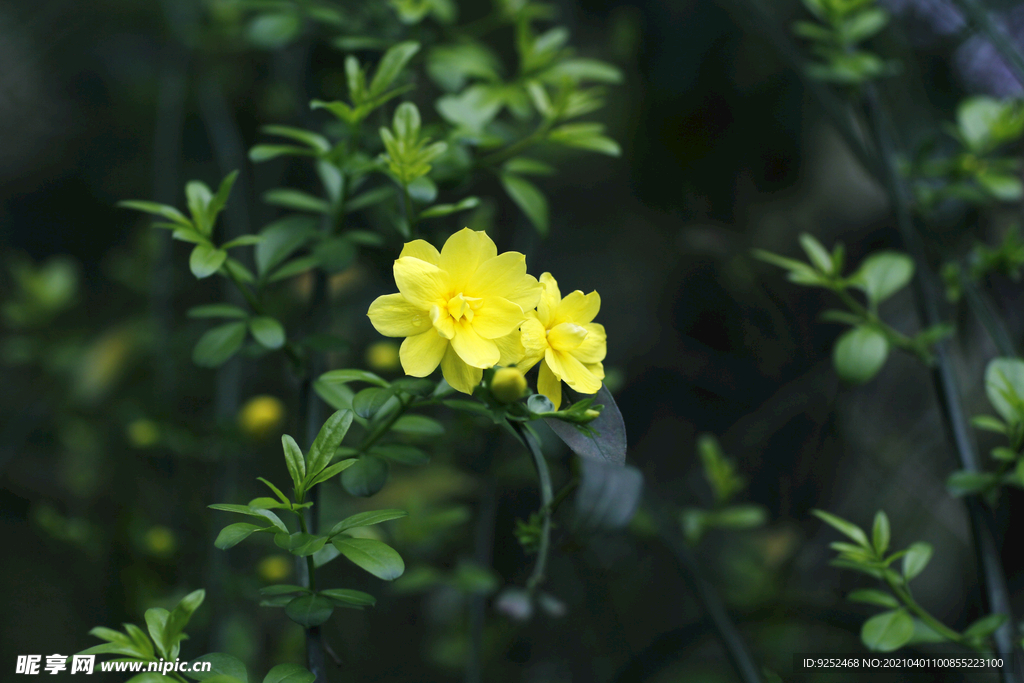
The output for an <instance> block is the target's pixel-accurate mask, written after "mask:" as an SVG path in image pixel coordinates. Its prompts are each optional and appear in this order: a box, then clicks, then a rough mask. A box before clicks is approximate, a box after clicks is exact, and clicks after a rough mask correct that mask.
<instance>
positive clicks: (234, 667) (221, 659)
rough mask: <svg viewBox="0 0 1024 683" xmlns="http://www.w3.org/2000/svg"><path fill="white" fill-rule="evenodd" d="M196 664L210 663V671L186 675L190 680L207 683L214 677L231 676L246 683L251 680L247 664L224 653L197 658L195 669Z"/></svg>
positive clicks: (214, 653)
mask: <svg viewBox="0 0 1024 683" xmlns="http://www.w3.org/2000/svg"><path fill="white" fill-rule="evenodd" d="M196 662H210V664H211V667H210V670H209V671H202V672H200V671H195V672H189V673H188V674H186V675H187V676H188V677H189V678H192V679H195V680H197V681H205V680H208V679H211V678H213V677H214V676H221V675H223V676H231V677H233V678H237V679H238V680H240V681H242V683H246V682H247V681H248V680H249V674H248V673H247V672H246V670H245V664H243V663H242V661H241V660H240V659H238V658H237V657H232V656H231V655H229V654H224V653H223V652H211V653H209V654H206V655H203V656H202V657H196V658H195V659H193V660H192V664H193V667H194V665H195V663H196Z"/></svg>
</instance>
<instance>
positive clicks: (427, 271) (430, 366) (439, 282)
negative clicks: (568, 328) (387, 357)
mask: <svg viewBox="0 0 1024 683" xmlns="http://www.w3.org/2000/svg"><path fill="white" fill-rule="evenodd" d="M395 282H396V283H397V284H398V291H399V293H398V294H386V295H384V296H382V297H379V298H378V299H377V300H376V301H374V302H373V303H372V304H370V310H369V311H368V312H367V315H368V316H369V318H370V322H372V323H373V326H374V327H375V328H376V329H377V331H378V332H380V333H381V334H383V335H384V336H386V337H405V338H406V339H405V341H403V342H402V346H401V348H400V349H399V359H400V360H401V363H402V368H403V370H405V373H406V374H407V375H412V376H413V377H426V376H427V375H429V374H430V373H432V372H433V371H434V370H435V369H436V368H437V366H438V365H440V366H441V372H442V374H443V375H444V378H445V379H446V380H448V383H449V384H451V385H452V387H454V388H455V389H457V390H458V391H461V392H463V393H466V394H470V393H473V387H475V386H476V385H477V384H479V383H480V378H481V377H482V375H483V368H489V367H492V366H494V365H497V364H499V363H500V364H502V365H510V364H512V363H515V362H518V361H519V360H520V357H521V355H522V345H521V344H520V343H519V334H518V332H517V330H518V328H519V326H520V325H521V324H522V322H523V320H525V319H526V311H529V310H530V309H532V308H533V307H534V306H536V305H537V302H538V300H539V299H540V295H541V290H542V287H541V286H540V284H539V283H538V282H537V279H536V278H534V277H533V276H531V275H527V274H526V257H525V256H523V255H522V254H520V253H518V252H514V251H509V252H505V253H504V254H500V255H499V254H498V250H497V247H495V245H494V242H493V241H491V238H490V237H488V236H487V233H485V232H483V231H480V232H475V231H473V230H470V229H469V228H465V229H463V230H460V231H459V232H457V233H455V234H454V235H452V236H451V237H449V238H448V241H446V242H445V243H444V247H442V248H441V251H440V252H438V250H437V249H435V248H434V247H433V246H431V245H430V244H429V243H427V242H425V241H424V240H414V241H412V242H409V243H407V244H406V245H405V248H404V249H402V253H401V254H400V255H399V257H398V260H396V261H395Z"/></svg>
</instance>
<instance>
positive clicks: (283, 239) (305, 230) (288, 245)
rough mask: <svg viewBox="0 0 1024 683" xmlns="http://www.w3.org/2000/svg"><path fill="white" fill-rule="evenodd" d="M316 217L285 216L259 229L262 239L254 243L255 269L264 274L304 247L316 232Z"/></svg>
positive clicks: (261, 274)
mask: <svg viewBox="0 0 1024 683" xmlns="http://www.w3.org/2000/svg"><path fill="white" fill-rule="evenodd" d="M317 220H318V219H317V218H314V217H313V216H287V217H286V218H282V219H281V220H279V221H275V222H273V223H271V224H270V225H268V226H267V227H265V228H263V230H261V231H260V236H261V237H262V238H263V240H262V241H261V242H260V243H259V244H257V245H256V251H255V259H256V271H257V272H258V273H259V274H260V277H263V276H265V275H266V274H267V273H269V272H270V271H272V270H273V269H274V268H276V267H277V266H278V265H280V264H281V263H283V262H284V261H285V259H287V258H288V257H289V256H291V255H292V254H293V253H295V252H296V251H297V250H299V249H301V248H302V247H304V246H305V245H306V244H307V243H308V242H309V240H310V239H312V237H313V236H314V235H316V234H317Z"/></svg>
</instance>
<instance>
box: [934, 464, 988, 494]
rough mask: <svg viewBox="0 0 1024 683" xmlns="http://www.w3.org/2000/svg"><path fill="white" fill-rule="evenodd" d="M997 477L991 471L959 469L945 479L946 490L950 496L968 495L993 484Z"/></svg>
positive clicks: (981, 491) (982, 490) (980, 491)
mask: <svg viewBox="0 0 1024 683" xmlns="http://www.w3.org/2000/svg"><path fill="white" fill-rule="evenodd" d="M997 481H998V479H997V478H996V475H995V474H994V473H992V472H968V471H966V470H959V471H957V472H954V473H953V474H951V475H949V478H948V479H946V490H947V491H949V495H951V496H957V497H960V496H970V495H974V494H976V493H983V492H984V491H987V490H988V489H989V488H991V487H993V486H995V484H996V482H997Z"/></svg>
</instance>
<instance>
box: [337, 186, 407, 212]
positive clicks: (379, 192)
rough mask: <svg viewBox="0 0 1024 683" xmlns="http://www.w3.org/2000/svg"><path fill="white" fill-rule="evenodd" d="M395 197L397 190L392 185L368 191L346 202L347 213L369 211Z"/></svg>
mask: <svg viewBox="0 0 1024 683" xmlns="http://www.w3.org/2000/svg"><path fill="white" fill-rule="evenodd" d="M394 196H395V188H394V187H393V186H391V185H385V186H383V187H377V188H374V189H372V190H367V191H366V192H363V193H362V194H359V195H356V196H355V197H352V199H349V200H348V201H346V202H345V213H355V212H356V211H362V210H363V209H367V208H369V207H371V206H374V205H376V204H380V203H381V202H383V201H385V200H388V199H391V198H392V197H394Z"/></svg>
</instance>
